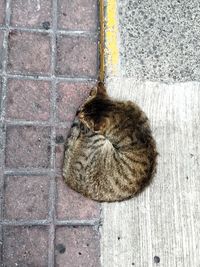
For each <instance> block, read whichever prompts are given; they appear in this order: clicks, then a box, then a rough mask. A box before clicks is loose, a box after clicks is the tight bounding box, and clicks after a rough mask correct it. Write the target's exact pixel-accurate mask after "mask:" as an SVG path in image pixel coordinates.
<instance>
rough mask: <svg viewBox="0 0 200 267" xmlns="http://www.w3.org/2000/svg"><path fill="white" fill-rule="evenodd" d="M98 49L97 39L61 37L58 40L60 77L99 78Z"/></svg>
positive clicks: (57, 68)
mask: <svg viewBox="0 0 200 267" xmlns="http://www.w3.org/2000/svg"><path fill="white" fill-rule="evenodd" d="M97 52H98V47H97V40H96V38H92V37H89V36H88V37H72V36H60V37H58V39H57V67H56V73H57V74H58V75H66V76H69V77H92V78H96V76H97V68H98V62H97V56H98V53H97Z"/></svg>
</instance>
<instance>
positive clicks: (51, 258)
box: [48, 0, 57, 267]
mask: <svg viewBox="0 0 200 267" xmlns="http://www.w3.org/2000/svg"><path fill="white" fill-rule="evenodd" d="M52 18H53V20H52V36H51V80H52V82H51V84H52V92H51V121H52V122H53V123H54V122H56V86H57V83H56V78H55V74H56V52H57V51H56V35H57V0H52ZM55 138H56V128H55V125H52V126H51V169H53V173H52V174H53V175H51V180H50V191H49V216H50V220H51V224H50V228H49V245H48V267H54V265H55V251H54V250H55V249H54V246H55V216H56V215H55V213H56V207H55V205H56V203H55V197H56V177H55V174H56V166H55V160H56V158H55V157H56V156H55Z"/></svg>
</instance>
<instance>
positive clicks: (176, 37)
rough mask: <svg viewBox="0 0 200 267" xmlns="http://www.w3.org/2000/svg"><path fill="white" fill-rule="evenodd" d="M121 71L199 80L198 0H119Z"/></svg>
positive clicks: (153, 77) (170, 79)
mask: <svg viewBox="0 0 200 267" xmlns="http://www.w3.org/2000/svg"><path fill="white" fill-rule="evenodd" d="M118 3H119V7H118V10H119V29H120V38H121V47H120V53H121V58H120V60H121V62H122V74H123V76H125V77H131V76H132V77H135V78H137V79H140V80H150V81H164V82H174V81H191V80H194V81H199V80H200V67H199V66H200V34H199V33H200V5H199V1H198V0H193V1H192V0H191V1H188V0H181V1H180V0H171V1H167V0H164V1H155V0H143V1H139V0H134V1H130V0H119V1H118Z"/></svg>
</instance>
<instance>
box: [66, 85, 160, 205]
mask: <svg viewBox="0 0 200 267" xmlns="http://www.w3.org/2000/svg"><path fill="white" fill-rule="evenodd" d="M157 154H158V153H157V150H156V143H155V140H154V138H153V137H152V133H151V129H150V125H149V121H148V118H147V116H146V115H145V113H144V112H143V111H142V110H141V109H140V108H139V107H138V106H137V105H136V104H135V103H133V102H131V101H116V100H113V99H111V98H110V97H109V96H108V95H107V92H106V89H105V87H104V85H103V84H102V83H99V84H98V85H97V87H95V88H93V89H92V91H91V93H90V96H89V97H88V99H87V100H86V102H85V103H84V104H83V106H82V107H81V108H80V110H79V112H78V115H77V117H76V120H75V122H74V124H73V126H72V129H71V135H70V136H69V138H68V140H67V142H66V147H65V156H64V164H63V177H64V180H65V182H66V183H67V185H68V186H69V187H71V188H72V189H73V190H75V191H77V192H79V193H81V194H82V195H84V196H86V197H88V198H91V199H93V200H96V201H99V202H113V201H122V200H125V199H128V198H131V197H133V196H134V195H135V194H137V193H138V192H140V191H141V190H142V189H143V188H144V187H145V185H147V184H148V183H149V182H150V181H151V178H152V177H153V175H154V173H155V171H156V165H157V164H156V158H157Z"/></svg>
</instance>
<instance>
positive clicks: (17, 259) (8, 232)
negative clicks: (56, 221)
mask: <svg viewBox="0 0 200 267" xmlns="http://www.w3.org/2000/svg"><path fill="white" fill-rule="evenodd" d="M3 236H4V245H3V264H4V266H6V267H7V266H9V267H15V266H20V267H27V266H34V267H35V266H38V267H39V266H40V267H44V266H48V263H47V260H48V254H47V246H48V231H47V229H46V228H45V227H9V226H4V228H3Z"/></svg>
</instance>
